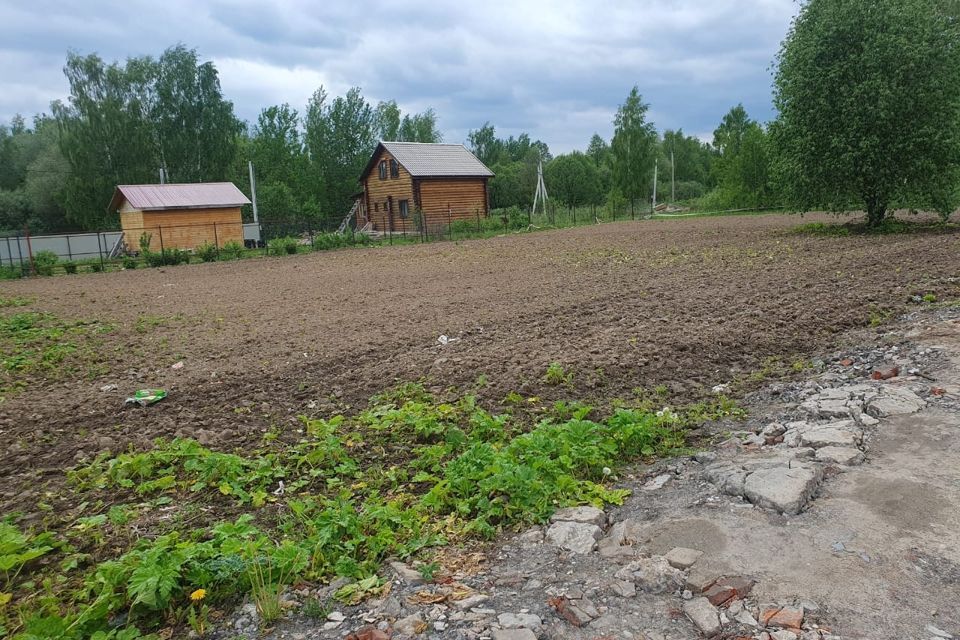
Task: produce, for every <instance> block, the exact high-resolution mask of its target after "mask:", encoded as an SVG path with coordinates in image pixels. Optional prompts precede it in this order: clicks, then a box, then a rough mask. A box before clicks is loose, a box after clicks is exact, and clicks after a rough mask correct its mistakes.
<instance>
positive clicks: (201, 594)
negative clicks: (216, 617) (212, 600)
mask: <svg viewBox="0 0 960 640" xmlns="http://www.w3.org/2000/svg"><path fill="white" fill-rule="evenodd" d="M206 597H207V590H206V589H197V590H196V591H194V592H193V593H191V594H190V599H191V600H193V601H194V602H200V601H201V600H203V599H204V598H206Z"/></svg>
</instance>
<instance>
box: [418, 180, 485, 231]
mask: <svg viewBox="0 0 960 640" xmlns="http://www.w3.org/2000/svg"><path fill="white" fill-rule="evenodd" d="M417 183H418V186H419V191H420V210H421V211H422V212H423V217H424V220H425V221H426V224H427V225H429V226H434V225H443V224H447V223H448V222H452V221H456V220H476V219H477V216H480V217H481V218H485V217H486V216H487V213H488V211H487V181H486V179H485V178H423V179H421V180H418V181H417Z"/></svg>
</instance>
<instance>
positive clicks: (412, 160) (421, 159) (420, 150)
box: [360, 142, 493, 180]
mask: <svg viewBox="0 0 960 640" xmlns="http://www.w3.org/2000/svg"><path fill="white" fill-rule="evenodd" d="M383 150H386V151H388V152H389V153H390V155H392V156H393V157H394V158H395V159H396V160H397V162H399V163H400V164H402V165H403V168H404V169H406V170H407V171H408V172H409V173H410V175H412V176H413V177H414V178H439V177H449V178H490V177H492V176H493V171H490V169H488V168H487V166H486V165H485V164H483V163H482V162H480V160H479V159H477V156H475V155H473V154H472V153H470V151H468V150H467V148H466V147H464V146H463V145H462V144H441V143H430V142H381V143H380V144H378V145H377V148H376V149H375V150H374V152H373V155H372V156H371V158H370V162H368V163H367V166H366V168H365V169H364V171H363V175H362V176H361V177H360V179H361V180H363V179H364V178H366V177H367V175H368V174H369V173H370V171H372V170H373V167H374V165H375V164H376V161H377V157H379V155H380V153H381V151H383Z"/></svg>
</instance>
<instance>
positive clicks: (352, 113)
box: [0, 46, 442, 232]
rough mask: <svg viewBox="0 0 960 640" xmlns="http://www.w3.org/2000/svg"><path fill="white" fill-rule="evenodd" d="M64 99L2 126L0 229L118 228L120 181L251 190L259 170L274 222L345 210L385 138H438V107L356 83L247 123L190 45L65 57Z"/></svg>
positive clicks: (263, 206)
mask: <svg viewBox="0 0 960 640" xmlns="http://www.w3.org/2000/svg"><path fill="white" fill-rule="evenodd" d="M64 72H65V74H66V76H67V80H68V82H69V85H70V98H69V100H68V101H67V102H65V103H64V102H55V103H53V105H52V112H53V113H52V115H41V116H37V117H36V118H34V121H33V123H32V126H31V124H28V123H27V122H26V121H25V120H24V119H23V118H21V117H17V118H15V119H14V121H13V122H12V123H11V125H10V126H9V127H2V126H0V230H20V229H23V228H24V227H27V226H28V227H30V228H31V229H32V230H34V231H36V232H42V231H50V230H69V229H72V230H85V229H99V228H111V227H115V226H116V225H117V220H116V214H115V213H114V212H109V211H107V210H106V206H107V203H108V202H109V200H110V196H111V195H112V193H113V189H114V187H115V185H118V184H140V183H155V182H158V181H159V179H160V170H161V169H162V170H163V172H164V174H165V179H166V181H168V182H202V181H231V182H234V183H236V184H238V185H239V186H241V188H243V189H244V190H245V191H247V192H248V193H249V179H248V172H247V161H252V162H253V163H254V165H255V166H256V167H257V183H258V184H257V187H258V189H257V191H258V193H257V195H258V204H259V209H260V210H261V212H262V213H263V215H264V216H265V217H267V218H287V217H293V216H306V217H312V218H320V217H322V216H324V215H327V216H330V217H337V216H340V217H342V216H343V215H344V214H345V213H346V212H347V211H348V210H349V209H350V206H351V204H352V196H353V194H354V193H355V192H356V190H357V177H358V176H359V174H360V171H361V170H362V168H363V166H364V164H365V163H366V161H367V159H368V158H369V155H370V154H371V153H372V152H373V149H374V147H375V146H376V142H377V141H378V140H380V139H386V140H403V141H414V142H439V141H440V140H441V138H442V137H441V135H440V132H439V129H438V127H437V118H436V114H435V113H434V112H433V110H427V111H425V112H423V113H417V114H403V113H402V112H401V110H400V108H399V106H398V105H397V103H396V102H394V101H384V102H380V103H378V104H371V103H370V102H368V101H367V100H366V99H365V98H364V97H363V95H362V94H361V93H360V90H359V89H356V88H355V89H351V90H350V91H348V92H347V94H346V95H344V96H337V97H332V98H331V97H330V96H328V95H327V93H326V91H325V90H324V89H323V87H320V88H319V89H318V90H317V91H316V92H315V93H314V94H313V96H312V97H311V98H310V101H309V103H308V104H307V105H306V106H305V110H304V112H303V116H301V115H300V114H299V113H298V111H297V110H296V109H294V108H293V107H291V106H290V105H288V104H282V105H275V106H271V107H268V108H266V109H263V110H262V111H261V112H260V114H259V116H258V118H257V121H256V122H255V123H254V124H253V125H248V124H247V123H245V122H242V121H240V120H239V119H238V118H237V117H236V115H235V114H234V110H233V104H232V103H231V102H230V101H228V100H226V99H225V98H224V97H223V94H222V91H221V89H220V81H219V79H218V75H217V70H216V68H215V67H214V65H213V63H210V62H205V63H202V62H200V61H199V60H198V58H197V54H196V52H195V51H193V50H191V49H187V48H186V47H184V46H177V47H172V48H170V49H167V50H166V51H165V52H164V53H163V55H161V56H160V57H159V58H156V59H154V58H151V57H142V58H131V59H129V60H127V61H126V62H125V63H124V64H120V63H106V62H104V61H103V60H102V59H101V58H100V57H98V56H96V55H88V56H80V55H77V54H70V55H69V56H68V57H67V63H66V66H65V67H64Z"/></svg>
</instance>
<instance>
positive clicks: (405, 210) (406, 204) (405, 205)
mask: <svg viewBox="0 0 960 640" xmlns="http://www.w3.org/2000/svg"><path fill="white" fill-rule="evenodd" d="M400 217H401V218H409V217H410V201H409V200H401V201H400Z"/></svg>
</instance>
